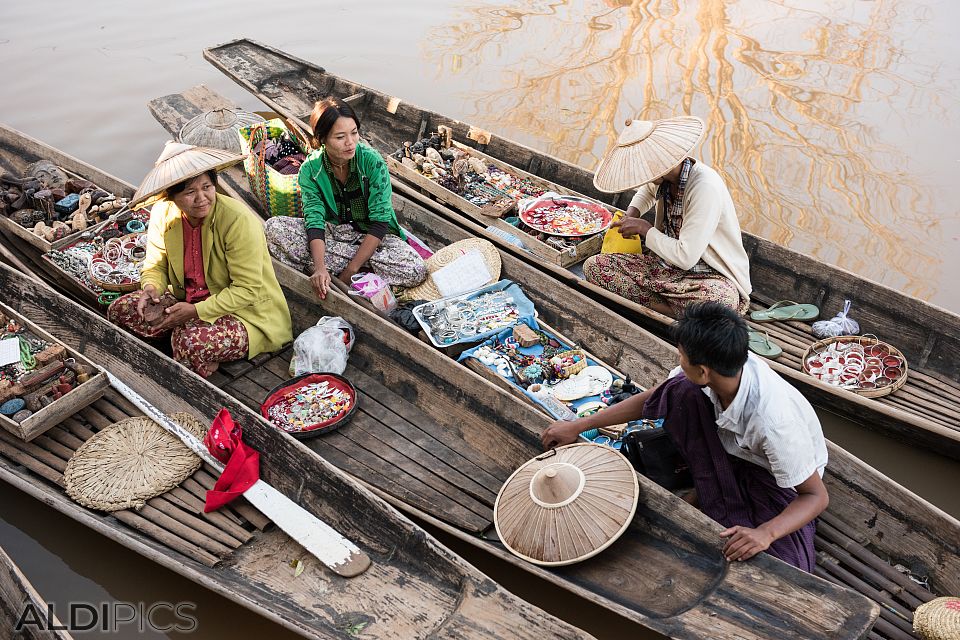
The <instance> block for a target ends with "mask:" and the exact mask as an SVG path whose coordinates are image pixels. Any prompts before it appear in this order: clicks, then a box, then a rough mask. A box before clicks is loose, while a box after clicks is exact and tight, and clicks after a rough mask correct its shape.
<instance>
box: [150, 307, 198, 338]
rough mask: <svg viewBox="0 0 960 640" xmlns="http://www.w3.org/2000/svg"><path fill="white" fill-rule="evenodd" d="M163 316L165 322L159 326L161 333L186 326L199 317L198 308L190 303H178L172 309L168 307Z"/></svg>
mask: <svg viewBox="0 0 960 640" xmlns="http://www.w3.org/2000/svg"><path fill="white" fill-rule="evenodd" d="M163 314H164V318H163V320H162V321H161V322H160V324H158V325H157V329H159V330H161V331H166V330H167V329H173V328H174V327H179V326H180V325H182V324H186V323H187V322H189V321H191V320H193V319H195V318H197V317H199V316H198V315H197V308H196V306H194V305H192V304H190V303H189V302H178V303H176V304H174V305H172V306H170V307H167V308H166V309H164V311H163Z"/></svg>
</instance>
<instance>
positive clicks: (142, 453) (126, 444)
mask: <svg viewBox="0 0 960 640" xmlns="http://www.w3.org/2000/svg"><path fill="white" fill-rule="evenodd" d="M170 417H171V418H172V419H173V420H174V421H175V422H177V423H178V424H180V425H182V426H183V427H185V428H186V429H187V430H188V431H190V433H192V434H193V435H195V436H197V438H200V439H202V438H203V436H204V435H205V434H206V431H207V428H206V426H205V425H204V424H203V423H201V422H200V421H199V420H197V419H196V418H195V417H193V416H192V415H190V414H188V413H174V414H172V415H171V416H170ZM201 462H202V461H201V460H200V457H199V456H197V454H195V453H193V452H192V451H191V450H190V449H189V448H188V447H187V445H185V444H183V442H181V441H180V440H179V439H178V438H177V437H176V436H175V435H173V434H171V433H169V432H167V431H166V430H164V429H163V428H162V427H161V426H160V425H158V424H157V423H156V422H154V421H153V420H151V419H150V418H146V417H143V416H137V417H134V418H127V419H125V420H121V421H119V422H116V423H114V424H112V425H110V426H109V427H106V428H105V429H103V430H102V431H100V432H98V433H96V434H94V435H93V436H92V437H91V438H90V439H89V440H87V441H86V442H84V443H83V444H82V445H80V448H78V449H77V450H76V452H75V453H74V454H73V457H72V458H70V461H69V462H68V463H67V468H66V470H65V471H64V472H63V481H64V486H65V487H66V490H67V495H69V496H70V497H71V498H73V499H74V500H75V501H76V502H78V503H79V504H82V505H83V506H85V507H89V508H91V509H97V510H99V511H117V510H119V509H131V508H132V509H139V508H140V507H142V506H143V505H144V503H145V502H146V501H147V500H149V499H150V498H153V497H155V496H158V495H160V494H162V493H165V492H167V491H169V490H170V489H173V488H174V487H176V486H177V485H179V484H180V483H181V482H183V481H184V480H185V479H186V478H188V477H189V476H190V475H191V474H193V472H194V471H196V470H197V469H198V468H199V467H200V464H201Z"/></svg>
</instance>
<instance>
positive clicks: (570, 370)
mask: <svg viewBox="0 0 960 640" xmlns="http://www.w3.org/2000/svg"><path fill="white" fill-rule="evenodd" d="M557 356H560V357H563V356H580V361H579V362H574V363H573V364H571V365H568V366H566V367H563V368H562V369H561V370H560V372H559V373H560V377H561V378H569V377H570V376H572V375H574V374H575V373H580V372H581V371H583V370H584V369H586V368H587V354H585V353H584V352H583V351H582V350H580V349H570V350H568V351H561V352H560V353H558V354H557Z"/></svg>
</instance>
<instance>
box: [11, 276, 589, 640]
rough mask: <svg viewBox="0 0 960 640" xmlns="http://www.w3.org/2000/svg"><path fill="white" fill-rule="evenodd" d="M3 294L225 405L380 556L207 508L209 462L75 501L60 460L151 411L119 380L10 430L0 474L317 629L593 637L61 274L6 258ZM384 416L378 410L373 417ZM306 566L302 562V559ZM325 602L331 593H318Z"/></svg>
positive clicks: (293, 480) (171, 406) (275, 615)
mask: <svg viewBox="0 0 960 640" xmlns="http://www.w3.org/2000/svg"><path fill="white" fill-rule="evenodd" d="M0 283H2V284H0V287H2V291H3V297H4V299H5V300H6V301H7V302H9V303H10V305H11V306H12V307H14V308H16V309H17V310H18V311H19V312H21V313H24V314H25V315H27V316H29V317H30V318H32V319H33V320H34V321H35V322H36V323H37V324H38V325H40V326H42V327H44V328H45V329H46V330H47V331H49V332H50V333H52V334H54V335H56V336H58V337H59V338H60V339H61V340H63V341H64V342H65V343H67V344H69V345H70V346H71V347H73V348H75V349H77V350H78V351H80V352H81V353H83V354H84V355H86V356H87V357H89V358H90V359H91V360H93V361H95V362H98V363H99V364H100V365H101V366H104V367H105V368H107V369H108V370H110V371H111V372H113V373H114V374H115V375H117V376H118V377H120V378H121V379H123V380H124V381H125V382H127V384H129V385H130V386H131V387H133V388H134V389H135V390H136V391H137V392H138V393H140V394H141V395H143V396H144V397H145V398H147V399H148V400H149V401H150V402H151V403H153V404H154V405H155V406H157V407H158V408H160V409H161V410H162V411H164V412H166V413H168V414H169V413H172V412H174V411H188V412H190V413H193V414H194V415H197V416H198V417H200V418H202V419H204V420H206V421H207V422H210V421H211V420H212V419H213V416H215V415H216V413H217V412H218V411H219V410H220V408H222V407H226V408H228V409H229V410H230V412H231V413H232V415H233V416H234V418H235V419H237V421H238V423H240V424H241V425H242V426H243V428H244V439H245V440H246V441H247V442H248V443H249V444H250V445H251V446H253V447H254V448H256V449H257V450H259V451H260V452H261V458H260V460H261V463H260V470H261V475H262V477H263V478H264V479H265V480H266V481H268V482H269V483H270V484H272V485H273V486H274V487H276V488H277V489H279V490H280V491H281V492H283V493H285V494H286V495H288V496H289V497H291V498H292V499H295V500H296V501H297V502H298V503H299V504H301V505H302V506H303V507H304V508H306V509H308V510H309V511H311V512H313V513H314V514H316V515H317V516H318V517H320V518H321V519H323V520H324V521H326V522H327V523H329V524H330V525H331V526H333V527H334V528H335V529H337V530H338V531H340V532H341V533H342V534H344V535H345V536H347V537H348V538H349V539H351V540H352V541H354V542H355V543H357V544H358V545H359V546H360V547H361V548H362V549H363V550H364V551H365V552H366V553H367V554H368V555H369V556H370V557H371V559H372V560H373V564H372V565H371V567H370V569H368V570H367V571H366V572H365V573H363V574H361V575H360V576H358V577H355V578H352V579H344V578H341V577H339V576H337V575H335V574H334V573H332V572H331V571H329V570H327V569H326V568H325V567H324V566H323V565H320V564H319V563H318V562H317V561H316V560H315V559H314V558H313V557H312V556H308V555H305V554H304V552H303V549H302V548H301V547H300V546H299V545H297V544H296V542H295V541H294V540H292V539H290V538H289V537H288V536H287V535H286V534H284V533H283V532H282V531H281V530H279V529H277V528H274V527H271V528H268V529H266V530H262V528H263V527H264V525H265V524H266V521H265V519H264V518H263V516H262V515H260V514H259V513H258V512H256V511H255V510H253V509H252V508H251V507H249V505H248V504H246V503H245V502H244V503H243V504H239V505H237V506H236V507H235V508H234V507H229V508H226V509H225V510H221V511H219V512H216V513H214V514H211V515H203V514H202V503H203V499H204V494H205V490H206V489H209V488H211V487H212V483H213V481H214V479H215V472H214V475H211V470H210V469H209V468H201V469H200V470H199V471H197V473H195V474H194V475H193V476H192V477H191V478H190V479H188V480H186V481H185V482H184V483H182V484H181V485H180V486H179V487H177V488H175V489H173V490H171V491H169V492H167V493H166V494H163V495H162V496H159V497H157V498H153V499H151V500H149V501H148V503H147V506H145V507H144V508H143V509H142V510H141V511H139V512H138V511H133V510H124V511H116V512H113V513H111V514H109V515H105V514H102V513H98V512H94V511H91V510H88V509H86V508H84V507H82V506H80V505H78V504H76V503H74V502H72V501H71V500H70V499H69V498H68V497H67V496H66V494H65V492H64V490H63V487H62V484H61V483H62V473H63V471H64V468H65V466H66V462H67V460H68V459H69V458H70V456H71V455H72V453H73V451H74V450H75V449H76V448H77V447H78V446H79V445H80V444H82V443H83V442H84V441H85V440H86V439H87V438H89V437H90V436H92V435H93V433H94V432H95V431H98V430H99V429H101V428H103V427H104V426H107V425H108V424H110V423H112V422H114V421H116V420H119V419H123V418H125V417H127V416H130V415H139V412H137V411H136V410H135V409H133V408H132V406H131V405H130V404H129V403H128V402H126V401H125V400H124V399H123V398H122V397H120V396H119V395H117V394H116V393H115V392H113V391H112V390H110V391H109V392H108V393H107V395H105V396H104V398H103V399H101V400H99V401H97V402H95V403H94V404H93V405H91V406H90V407H88V408H86V409H84V410H81V411H80V412H78V413H77V414H75V415H74V416H72V417H71V418H68V419H66V420H65V421H64V422H63V423H61V424H60V425H59V426H57V427H54V428H53V429H51V430H50V431H48V432H47V433H46V434H44V435H42V436H40V437H38V438H36V439H35V440H33V441H32V442H30V443H26V442H23V441H20V440H17V439H16V438H14V437H13V436H11V435H8V434H6V433H5V432H3V433H0V479H2V480H3V481H5V482H8V483H10V484H12V485H14V486H16V487H17V488H19V489H21V490H23V491H25V492H27V493H29V494H30V495H32V496H34V497H35V498H37V499H38V500H41V501H43V502H44V503H46V504H49V505H50V506H52V507H54V508H55V509H57V510H58V511H60V512H61V513H64V514H65V515H67V516H69V517H71V518H73V519H75V520H77V521H78V522H81V523H83V524H85V525H87V526H89V527H90V528H92V529H94V530H96V531H98V532H100V533H102V534H103V535H105V536H107V537H109V538H111V539H112V540H115V541H116V542H119V543H120V544H122V545H124V546H126V547H128V548H130V549H133V550H134V551H136V552H138V553H140V554H141V555H143V556H145V557H147V558H149V559H151V560H153V561H155V562H157V563H158V564H161V565H163V566H165V567H167V568H169V569H171V570H172V571H176V572H177V573H179V574H181V575H183V576H185V577H187V578H188V579H190V580H193V581H194V582H197V583H198V584H201V585H204V586H206V587H208V588H210V589H212V590H213V591H216V592H217V593H220V594H221V595H223V596H225V597H227V598H229V599H231V600H233V601H235V602H237V603H238V604H241V605H243V606H245V607H247V608H249V609H251V610H253V611H255V612H257V613H259V614H261V615H263V616H264V617H266V618H268V619H271V620H273V621H275V622H277V623H278V624H281V625H283V626H285V627H287V628H289V629H291V630H293V631H295V632H298V633H300V634H302V635H304V636H306V637H311V638H334V637H337V638H340V637H343V636H344V635H357V634H359V633H360V632H361V631H362V632H363V634H366V635H369V636H370V637H383V638H404V639H405V638H411V637H458V638H459V637H469V638H477V639H480V638H491V637H494V638H503V639H506V638H517V637H526V638H531V639H533V638H540V637H543V636H544V635H547V636H554V635H556V636H557V637H562V638H586V637H589V636H587V635H586V634H584V633H583V632H581V631H579V630H577V629H574V628H573V627H570V626H569V625H567V624H565V623H562V622H560V621H559V620H557V619H556V618H554V617H552V616H550V615H548V614H546V613H545V612H543V611H542V610H540V609H538V608H536V607H534V606H533V605H530V604H528V603H526V602H523V601H522V600H519V599H518V598H516V597H515V596H513V595H511V594H510V593H508V592H506V591H505V590H504V589H502V588H501V587H499V586H498V585H497V584H496V583H494V582H492V581H491V580H490V579H489V578H487V577H485V576H484V575H483V574H481V573H479V572H478V571H477V570H475V569H474V568H472V567H471V566H470V565H468V564H466V563H465V562H464V561H463V560H461V559H460V558H459V556H456V555H454V554H453V553H452V552H450V551H449V550H447V549H446V548H445V547H443V546H442V545H440V544H439V543H438V542H437V541H436V540H434V539H433V538H432V537H430V536H429V535H427V534H426V533H425V532H424V531H423V530H422V529H420V528H419V527H417V526H416V525H414V524H412V523H411V522H410V521H409V520H407V519H405V518H403V517H401V516H400V515H399V514H398V513H396V511H394V510H393V509H392V508H390V507H389V506H388V505H386V504H385V503H384V502H383V501H382V500H380V499H379V498H377V497H375V496H373V495H372V494H371V493H370V492H369V491H367V490H366V489H364V488H363V487H361V486H360V485H359V484H358V483H357V482H356V481H355V480H352V479H350V478H348V477H347V476H346V475H345V474H344V473H342V472H341V471H339V470H337V469H336V468H335V467H333V466H331V465H330V464H328V463H327V462H325V461H324V460H322V459H321V458H320V457H319V456H316V455H313V454H311V453H310V451H309V450H307V449H306V448H304V447H303V446H302V445H301V444H300V443H298V442H297V441H296V440H294V439H293V438H290V437H289V436H287V435H285V434H283V433H281V432H279V431H277V430H276V429H274V428H273V427H272V426H270V425H269V424H268V423H266V422H265V421H263V419H262V418H260V417H259V415H258V414H256V413H255V412H253V411H251V410H250V409H248V408H246V407H244V406H243V405H242V404H241V403H240V402H238V401H237V400H235V399H234V398H232V397H230V396H228V395H227V394H225V393H223V392H222V391H220V390H219V389H217V388H215V387H213V386H211V385H209V384H207V383H205V382H203V381H202V380H201V379H199V378H197V377H196V376H194V375H193V374H190V373H189V372H188V371H187V370H185V369H184V368H183V367H182V366H180V365H178V364H177V363H175V362H173V361H172V360H170V359H169V358H167V357H166V356H164V355H162V354H160V353H159V352H157V351H155V350H153V349H151V348H149V347H147V346H146V345H144V344H143V343H142V342H140V341H139V340H137V339H136V338H134V337H133V336H131V335H130V334H127V333H125V332H122V331H119V330H118V329H117V328H116V327H115V326H113V325H111V324H109V323H108V322H106V320H104V319H103V318H102V317H100V316H98V315H96V314H94V313H93V312H91V311H88V310H86V309H84V308H82V307H80V306H78V305H77V304H76V303H74V302H71V301H69V300H68V299H67V298H65V297H63V296H61V295H59V294H57V293H55V292H54V291H52V290H51V289H50V288H49V287H47V286H45V285H43V284H41V283H39V282H38V281H36V280H35V279H33V278H29V277H27V276H24V275H23V274H20V273H19V272H16V271H13V270H12V269H9V268H8V267H5V266H0ZM375 420H376V418H374V417H373V416H372V415H370V414H366V419H365V420H363V422H364V423H365V424H367V425H373V424H376V423H375ZM298 559H299V560H301V561H302V563H303V565H304V567H305V568H304V570H303V572H302V573H300V574H299V575H296V576H295V575H294V572H293V569H292V568H291V567H290V565H289V563H290V561H295V560H298ZM318 603H322V606H318Z"/></svg>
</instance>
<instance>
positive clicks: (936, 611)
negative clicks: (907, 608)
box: [913, 598, 960, 640]
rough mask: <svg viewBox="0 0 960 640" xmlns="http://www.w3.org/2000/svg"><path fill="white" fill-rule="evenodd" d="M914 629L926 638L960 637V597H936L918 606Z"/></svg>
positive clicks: (955, 638)
mask: <svg viewBox="0 0 960 640" xmlns="http://www.w3.org/2000/svg"><path fill="white" fill-rule="evenodd" d="M913 630H914V632H916V633H917V634H918V635H919V636H920V637H921V638H923V639H924V640H957V639H958V638H960V598H934V599H933V600H931V601H930V602H927V603H924V604H922V605H920V606H919V607H917V610H916V612H915V613H914V614H913Z"/></svg>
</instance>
